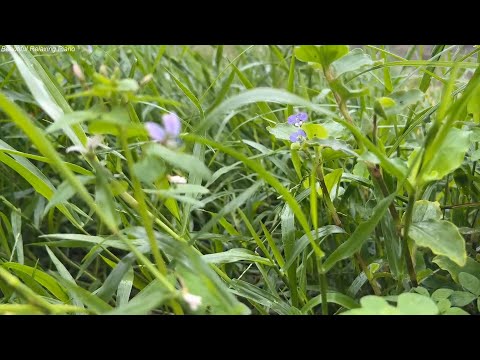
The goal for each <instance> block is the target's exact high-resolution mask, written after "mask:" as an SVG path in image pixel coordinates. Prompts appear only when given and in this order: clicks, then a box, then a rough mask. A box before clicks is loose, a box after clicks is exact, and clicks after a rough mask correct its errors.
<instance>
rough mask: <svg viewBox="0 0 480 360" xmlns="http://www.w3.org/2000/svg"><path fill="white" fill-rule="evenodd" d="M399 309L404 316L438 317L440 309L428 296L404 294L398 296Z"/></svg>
mask: <svg viewBox="0 0 480 360" xmlns="http://www.w3.org/2000/svg"><path fill="white" fill-rule="evenodd" d="M397 308H398V309H399V310H400V311H401V312H402V314H404V315H437V314H438V312H439V311H438V307H437V305H436V304H435V302H434V301H433V300H432V299H430V298H429V297H427V296H423V295H420V294H414V293H403V294H400V295H399V296H398V303H397Z"/></svg>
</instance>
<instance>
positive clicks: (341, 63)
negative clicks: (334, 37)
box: [332, 48, 373, 78]
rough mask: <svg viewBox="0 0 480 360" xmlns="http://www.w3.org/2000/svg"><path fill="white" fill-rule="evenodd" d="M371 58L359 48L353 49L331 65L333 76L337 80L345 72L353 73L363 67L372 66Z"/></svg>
mask: <svg viewBox="0 0 480 360" xmlns="http://www.w3.org/2000/svg"><path fill="white" fill-rule="evenodd" d="M372 64H373V61H372V59H371V57H370V56H369V55H367V54H365V53H364V51H363V50H362V49H360V48H357V49H353V50H352V51H350V52H349V53H348V54H346V55H345V56H343V57H341V58H340V59H338V60H335V61H334V62H333V63H332V69H333V73H334V76H335V77H336V78H337V77H339V76H340V75H343V74H345V73H347V72H351V71H355V70H358V69H360V68H362V67H363V66H366V65H372Z"/></svg>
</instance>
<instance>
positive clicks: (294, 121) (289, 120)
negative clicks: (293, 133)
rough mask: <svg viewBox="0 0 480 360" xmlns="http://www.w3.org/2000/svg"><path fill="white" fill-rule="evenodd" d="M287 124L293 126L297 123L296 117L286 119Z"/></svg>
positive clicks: (291, 116)
mask: <svg viewBox="0 0 480 360" xmlns="http://www.w3.org/2000/svg"><path fill="white" fill-rule="evenodd" d="M288 123H289V124H290V125H295V124H296V123H297V115H295V114H293V115H290V116H289V117H288Z"/></svg>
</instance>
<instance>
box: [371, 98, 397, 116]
mask: <svg viewBox="0 0 480 360" xmlns="http://www.w3.org/2000/svg"><path fill="white" fill-rule="evenodd" d="M395 104H396V103H395V100H393V99H392V98H389V97H381V98H378V99H376V100H375V102H374V104H373V109H374V110H375V113H376V114H377V115H379V116H381V117H383V118H384V119H386V118H387V117H388V116H387V114H386V112H385V109H388V108H391V107H394V106H395Z"/></svg>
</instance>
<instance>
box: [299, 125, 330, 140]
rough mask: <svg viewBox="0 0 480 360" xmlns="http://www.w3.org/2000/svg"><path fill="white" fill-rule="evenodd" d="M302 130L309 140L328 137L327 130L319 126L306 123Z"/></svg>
mask: <svg viewBox="0 0 480 360" xmlns="http://www.w3.org/2000/svg"><path fill="white" fill-rule="evenodd" d="M302 129H303V130H304V131H305V133H306V134H307V138H308V139H309V140H313V139H314V138H317V139H325V138H326V137H328V131H327V129H325V127H323V126H322V125H320V124H311V123H306V124H303V125H302Z"/></svg>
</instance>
